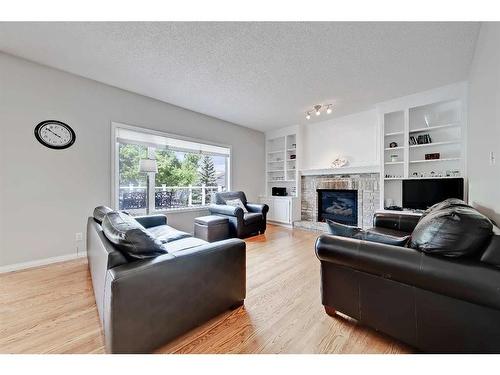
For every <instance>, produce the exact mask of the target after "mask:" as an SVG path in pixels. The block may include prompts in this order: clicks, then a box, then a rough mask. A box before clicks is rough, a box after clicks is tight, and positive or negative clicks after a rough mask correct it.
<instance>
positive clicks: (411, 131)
mask: <svg viewBox="0 0 500 375" xmlns="http://www.w3.org/2000/svg"><path fill="white" fill-rule="evenodd" d="M459 126H460V123H459V122H453V123H451V124H445V125H437V126H428V127H425V128H418V129H410V133H421V132H426V131H431V130H439V129H446V128H455V127H459Z"/></svg>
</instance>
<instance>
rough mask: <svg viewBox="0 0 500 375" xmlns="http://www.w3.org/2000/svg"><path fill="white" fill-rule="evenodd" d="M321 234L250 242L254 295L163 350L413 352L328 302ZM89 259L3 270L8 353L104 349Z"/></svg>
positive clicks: (1, 349) (2, 315)
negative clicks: (323, 291)
mask: <svg viewBox="0 0 500 375" xmlns="http://www.w3.org/2000/svg"><path fill="white" fill-rule="evenodd" d="M316 237H317V235H316V234H314V233H310V232H306V231H301V230H297V229H294V230H291V229H286V228H282V227H278V226H273V225H269V226H268V230H267V232H266V234H265V235H262V236H256V237H253V238H250V239H248V240H246V242H247V299H246V300H245V305H244V306H243V307H240V308H238V309H236V310H234V311H228V312H226V313H224V314H222V315H220V316H218V317H216V318H214V319H212V320H211V321H209V322H207V323H205V324H203V325H202V326H200V327H198V328H195V329H194V330H192V331H190V332H188V333H187V334H185V335H183V336H181V337H179V338H177V339H176V340H174V341H172V342H170V343H168V344H166V345H165V346H163V347H161V348H160V349H158V350H157V353H409V352H412V349H411V348H409V347H407V346H405V345H403V344H401V343H399V342H397V341H395V340H393V339H391V338H389V337H387V336H384V335H382V334H380V333H377V332H375V331H373V330H371V329H369V328H366V327H362V326H359V325H358V324H357V323H356V322H355V321H354V320H352V319H349V318H346V317H340V316H337V317H330V316H328V315H327V314H326V313H325V311H324V309H323V306H322V305H321V302H320V291H319V288H320V286H319V261H318V260H317V259H316V256H315V254H314V242H315V240H316ZM103 352H104V347H103V336H102V333H101V327H100V323H99V318H98V316H97V309H96V306H95V302H94V295H93V291H92V283H91V280H90V274H89V271H88V268H87V262H86V260H84V259H82V260H76V261H69V262H64V263H59V264H53V265H49V266H45V267H40V268H36V269H31V270H25V271H19V272H12V273H7V274H3V275H0V353H103Z"/></svg>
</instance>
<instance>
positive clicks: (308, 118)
mask: <svg viewBox="0 0 500 375" xmlns="http://www.w3.org/2000/svg"><path fill="white" fill-rule="evenodd" d="M310 119H311V113H310V112H306V120H310Z"/></svg>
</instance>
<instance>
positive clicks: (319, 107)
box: [306, 104, 333, 120]
mask: <svg viewBox="0 0 500 375" xmlns="http://www.w3.org/2000/svg"><path fill="white" fill-rule="evenodd" d="M332 107H333V104H315V105H313V107H312V110H310V111H307V112H306V120H310V119H311V113H312V112H314V114H315V115H316V116H319V115H321V111H322V110H323V111H325V112H326V113H327V114H330V113H332V111H333V110H332ZM325 108H326V110H325Z"/></svg>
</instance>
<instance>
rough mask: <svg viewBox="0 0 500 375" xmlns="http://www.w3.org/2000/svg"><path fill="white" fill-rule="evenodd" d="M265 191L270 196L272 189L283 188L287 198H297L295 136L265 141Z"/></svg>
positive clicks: (288, 135) (290, 135)
mask: <svg viewBox="0 0 500 375" xmlns="http://www.w3.org/2000/svg"><path fill="white" fill-rule="evenodd" d="M266 147H267V163H266V167H267V168H266V190H267V192H266V193H267V195H268V196H270V195H271V193H272V188H273V187H285V188H286V190H287V194H288V195H289V196H293V197H295V196H297V183H298V170H297V135H296V134H287V135H284V136H280V137H276V138H270V139H267V145H266Z"/></svg>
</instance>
